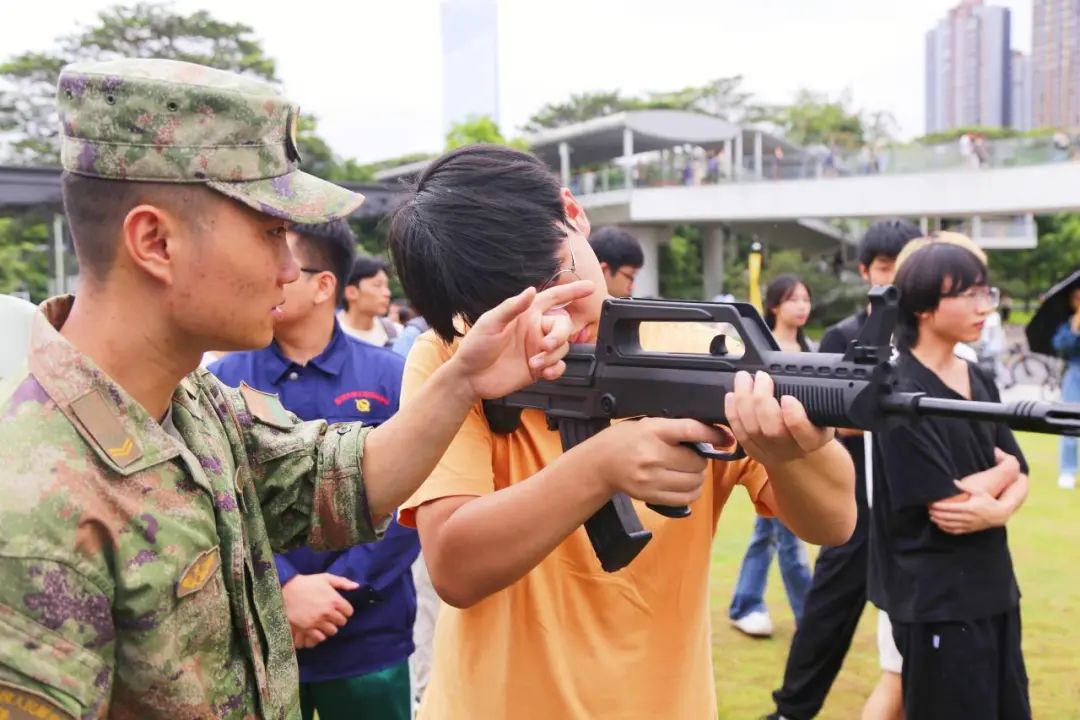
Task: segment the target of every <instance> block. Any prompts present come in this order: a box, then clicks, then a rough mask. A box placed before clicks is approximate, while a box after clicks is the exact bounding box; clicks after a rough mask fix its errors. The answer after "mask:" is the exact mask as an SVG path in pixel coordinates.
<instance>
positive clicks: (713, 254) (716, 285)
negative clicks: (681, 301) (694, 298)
mask: <svg viewBox="0 0 1080 720" xmlns="http://www.w3.org/2000/svg"><path fill="white" fill-rule="evenodd" d="M726 243H727V228H725V227H724V226H723V225H707V226H705V227H704V228H703V231H702V233H701V244H702V248H701V250H702V253H701V254H702V267H701V276H702V284H703V285H704V290H705V292H704V294H703V297H704V298H705V299H706V300H712V299H713V297H715V296H717V295H719V294H720V293H722V292H724V254H725V245H726Z"/></svg>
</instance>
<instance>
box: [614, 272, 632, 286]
mask: <svg viewBox="0 0 1080 720" xmlns="http://www.w3.org/2000/svg"><path fill="white" fill-rule="evenodd" d="M615 274H616V275H622V276H623V277H624V278H626V279H627V280H629V281H630V284H631V285H633V284H634V283H635V282H637V274H635V273H632V272H626V271H625V270H616V271H615Z"/></svg>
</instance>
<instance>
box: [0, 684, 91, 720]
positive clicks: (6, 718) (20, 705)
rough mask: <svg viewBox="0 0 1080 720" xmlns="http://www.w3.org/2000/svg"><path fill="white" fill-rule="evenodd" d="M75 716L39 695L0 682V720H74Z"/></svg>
mask: <svg viewBox="0 0 1080 720" xmlns="http://www.w3.org/2000/svg"><path fill="white" fill-rule="evenodd" d="M74 718H75V716H74V715H72V714H71V713H69V712H68V711H67V710H64V709H63V708H61V707H60V706H59V705H57V704H56V703H55V702H53V701H52V700H50V699H49V698H47V697H45V696H44V695H41V694H39V693H36V692H33V691H31V690H26V689H24V688H21V687H18V686H16V685H12V684H10V683H6V682H4V681H2V680H0V720H74Z"/></svg>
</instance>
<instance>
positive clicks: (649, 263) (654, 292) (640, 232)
mask: <svg viewBox="0 0 1080 720" xmlns="http://www.w3.org/2000/svg"><path fill="white" fill-rule="evenodd" d="M624 229H625V230H626V231H627V232H629V233H630V234H631V235H633V236H634V237H636V238H637V240H638V243H640V244H641V254H642V255H643V256H644V259H645V264H644V265H642V266H641V269H640V270H638V274H637V279H636V280H635V282H634V297H660V245H661V244H662V243H665V242H667V241H668V238H669V236H670V235H671V231H670V230H669V229H668V228H666V227H662V226H652V225H630V226H626V227H625V228H624Z"/></svg>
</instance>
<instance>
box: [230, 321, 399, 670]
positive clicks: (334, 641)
mask: <svg viewBox="0 0 1080 720" xmlns="http://www.w3.org/2000/svg"><path fill="white" fill-rule="evenodd" d="M404 366H405V361H404V360H403V359H402V358H401V357H399V356H398V355H396V354H394V353H393V352H392V351H390V350H388V349H385V348H379V347H375V346H373V345H369V344H367V343H364V342H361V341H359V340H355V339H353V338H351V337H349V336H348V335H346V334H345V333H343V332H342V331H341V328H339V327H338V326H337V325H336V324H335V326H334V334H333V337H332V338H331V340H330V344H329V345H327V346H326V349H325V350H323V352H322V354H320V355H319V356H318V357H315V358H313V359H312V360H311V361H310V362H309V363H308V364H307V365H306V366H300V365H296V364H295V363H293V362H291V361H290V360H288V359H287V358H285V356H284V355H282V354H281V351H280V350H279V349H278V346H277V343H271V345H270V346H269V347H267V348H264V349H262V350H256V351H253V352H242V353H234V354H232V355H227V356H226V357H225V358H223V359H221V360H219V361H218V362H216V363H214V364H212V365H210V371H211V372H213V373H214V374H215V375H217V376H218V377H219V378H220V379H221V380H222V382H224V383H225V384H226V385H233V386H236V385H239V384H240V383H241V382H246V383H247V384H248V385H250V386H251V387H253V388H255V389H256V390H262V391H264V392H272V393H276V394H277V395H278V396H279V397H280V398H281V403H282V405H284V406H285V407H286V409H288V410H290V411H291V412H293V413H295V414H296V415H297V416H298V417H299V418H301V419H303V420H317V419H325V420H327V421H329V422H332V423H333V422H351V421H356V420H361V421H363V422H364V423H365V424H371V425H378V424H379V423H382V422H384V421H386V420H387V419H389V418H390V416H391V415H393V414H394V413H395V412H397V409H398V403H399V401H400V398H401V375H402V372H403V370H404ZM419 552H420V540H419V538H418V536H417V534H416V531H415V530H412V529H410V528H405V527H402V526H401V525H398V524H397V522H396V521H395V522H391V524H390V527H389V528H388V529H387V532H386V536H385V537H384V538H383V539H382V540H381V541H379V542H377V543H373V544H370V545H359V546H357V547H354V548H351V549H349V550H345V551H343V552H315V551H314V550H310V549H308V548H298V549H296V550H292V551H290V552H287V553H285V554H283V555H275V556H274V560H275V564H276V565H277V571H278V576H279V577H280V579H281V583H282V584H285V583H287V582H288V581H289V580H291V579H292V577H293V576H294V575H297V574H303V575H314V574H317V573H322V572H329V573H333V574H335V575H341V576H343V577H347V578H349V579H350V580H353V581H355V582H357V583H359V584H360V588H359V589H358V590H353V591H351V592H344V593H342V595H343V596H344V597H345V598H346V599H348V600H349V602H350V603H352V605H353V608H354V610H355V612H354V613H353V616H352V617H351V618H350V619H349V622H348V623H346V624H345V626H344V627H342V628H341V629H340V630H339V631H338V634H337V635H335V636H334V637H332V638H328V639H327V640H326V641H325V642H322V643H320V644H319V645H317V646H315V647H314V648H311V649H307V650H299V651H297V658H298V659H299V661H300V680H301V682H319V681H323V680H334V679H339V678H348V677H358V676H360V675H366V674H368V673H371V672H376V671H378V670H381V669H383V668H386V667H389V666H391V665H395V664H397V663H400V662H402V661H404V660H406V659H407V658H408V657H409V655H411V654H412V652H413V640H412V631H413V622H414V620H415V619H416V590H415V589H414V588H413V581H412V573H411V566H412V563H413V561H414V560H415V559H416V557H417V554H418V553H419Z"/></svg>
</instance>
